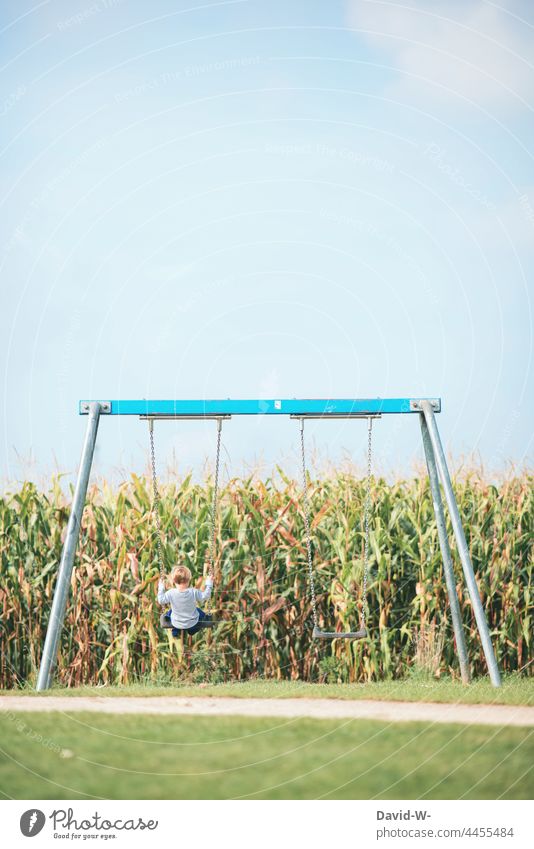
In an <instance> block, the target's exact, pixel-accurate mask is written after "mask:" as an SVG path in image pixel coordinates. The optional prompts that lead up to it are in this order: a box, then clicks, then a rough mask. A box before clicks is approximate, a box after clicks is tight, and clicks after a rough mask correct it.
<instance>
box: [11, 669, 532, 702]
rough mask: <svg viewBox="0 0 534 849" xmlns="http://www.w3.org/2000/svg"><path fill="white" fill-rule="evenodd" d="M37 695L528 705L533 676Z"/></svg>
mask: <svg viewBox="0 0 534 849" xmlns="http://www.w3.org/2000/svg"><path fill="white" fill-rule="evenodd" d="M0 693H1V695H22V694H27V695H29V696H30V695H35V691H34V690H30V689H25V690H9V691H8V690H2V691H0ZM39 695H62V696H72V697H73V698H74V697H76V696H87V695H99V696H163V695H166V696H171V695H176V696H208V697H209V696H232V697H235V698H258V699H261V698H277V699H288V698H334V699H380V700H385V701H409V702H459V703H464V704H508V705H534V678H522V677H520V676H518V675H510V676H508V677H507V678H505V679H504V681H503V686H502V687H500V688H499V689H496V688H495V687H492V686H491V684H490V682H489V680H488V679H487V678H480V679H479V680H477V681H474V682H473V683H472V684H471V685H470V686H469V687H464V686H463V685H462V684H461V683H460V682H458V681H452V680H450V679H445V680H441V681H437V680H423V681H421V680H416V679H412V678H407V679H405V680H402V681H380V682H377V683H372V684H307V683H305V682H303V681H243V682H236V683H232V684H209V685H206V686H201V687H199V686H187V685H182V686H179V687H171V686H166V687H161V686H160V687H158V686H154V685H153V684H152V685H151V684H137V685H132V686H129V687H78V688H75V689H67V688H59V687H55V688H54V689H52V690H48V691H46V692H45V693H42V694H39Z"/></svg>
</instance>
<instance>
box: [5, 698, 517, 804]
mask: <svg viewBox="0 0 534 849" xmlns="http://www.w3.org/2000/svg"><path fill="white" fill-rule="evenodd" d="M0 740H1V741H2V742H1V743H0V791H1V792H2V794H3V795H4V796H6V797H10V798H15V799H50V798H54V799H61V798H64V799H77V798H87V797H97V798H114V799H120V798H125V799H129V798H130V799H152V798H162V799H179V798H201V799H202V798H209V799H219V798H235V797H241V796H245V797H250V798H256V799H268V798H269V799H287V798H290V799H309V798H318V797H323V796H325V797H327V798H335V799H347V798H375V797H376V798H382V799H386V798H390V799H398V798H401V799H415V798H417V799H419V798H428V799H441V798H444V799H457V798H467V799H483V798H489V799H494V798H498V797H502V798H505V799H528V798H532V794H533V792H534V784H533V773H532V771H531V770H532V767H533V764H534V745H533V742H534V732H532V731H529V729H522V728H507V729H501V728H491V727H481V726H471V727H465V726H459V725H431V724H426V723H402V724H399V725H392V724H387V723H381V722H368V721H361V720H360V721H354V720H351V721H346V720H344V721H335V722H334V721H330V720H329V721H317V720H307V719H293V720H281V719H277V720H275V719H244V718H240V717H213V718H193V717H168V716H167V717H161V716H151V717H147V716H144V717H143V716H134V715H130V716H121V717H116V716H112V715H95V714H92V713H91V714H90V713H76V714H72V715H70V716H68V715H65V714H59V713H53V714H50V713H36V714H27V713H16V712H12V713H11V712H7V713H4V714H0ZM529 770H530V771H529Z"/></svg>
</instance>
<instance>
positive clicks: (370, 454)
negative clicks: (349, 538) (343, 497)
mask: <svg viewBox="0 0 534 849" xmlns="http://www.w3.org/2000/svg"><path fill="white" fill-rule="evenodd" d="M372 438H373V420H372V418H368V419H367V479H366V485H365V503H364V520H363V530H364V549H363V585H362V609H361V614H360V628H361V629H362V631H363V630H364V629H365V619H366V611H367V583H368V577H369V522H370V518H371V471H372V461H373V442H372Z"/></svg>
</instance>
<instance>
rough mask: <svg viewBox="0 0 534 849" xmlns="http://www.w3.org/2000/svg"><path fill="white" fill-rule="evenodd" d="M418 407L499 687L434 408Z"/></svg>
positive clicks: (493, 680)
mask: <svg viewBox="0 0 534 849" xmlns="http://www.w3.org/2000/svg"><path fill="white" fill-rule="evenodd" d="M421 408H422V410H423V413H424V417H425V422H426V424H427V427H428V435H429V437H430V442H431V444H432V448H433V451H434V456H435V458H436V465H437V467H438V471H439V476H440V478H441V484H442V486H443V491H444V493H445V501H446V502H447V507H448V508H449V514H450V517H451V523H452V528H453V531H454V536H455V537H456V545H457V546H458V554H459V555H460V560H461V562H462V568H463V570H464V576H465V582H466V584H467V589H468V592H469V596H470V598H471V604H472V605H473V611H474V614H475V619H476V623H477V627H478V633H479V634H480V640H481V642H482V648H483V650H484V655H485V657H486V663H487V665H488V671H489V675H490V678H491V683H492V684H493V686H494V687H500V686H501V676H500V674H499V668H498V666H497V661H496V660H495V653H494V651H493V646H492V643H491V637H490V632H489V628H488V623H487V621H486V615H485V613H484V608H483V607H482V602H481V600H480V595H479V592H478V587H477V582H476V580H475V573H474V572H473V564H472V563H471V557H470V555H469V548H468V546H467V542H466V539H465V534H464V529H463V527H462V521H461V519H460V514H459V512H458V505H457V504H456V498H455V496H454V490H453V488H452V483H451V478H450V475H449V470H448V468H447V460H446V459H445V453H444V451H443V446H442V444H441V439H440V436H439V432H438V426H437V424H436V419H435V417H434V411H433V409H432V406H431V405H430V403H429V402H428V401H422V402H421Z"/></svg>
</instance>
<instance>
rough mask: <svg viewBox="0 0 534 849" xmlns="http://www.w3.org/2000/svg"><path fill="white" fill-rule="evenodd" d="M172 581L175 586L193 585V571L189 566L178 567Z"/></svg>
mask: <svg viewBox="0 0 534 849" xmlns="http://www.w3.org/2000/svg"><path fill="white" fill-rule="evenodd" d="M171 580H172V582H173V584H186V586H187V585H188V584H190V583H191V569H188V568H187V566H176V567H175V568H174V569H173V570H172V574H171Z"/></svg>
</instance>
